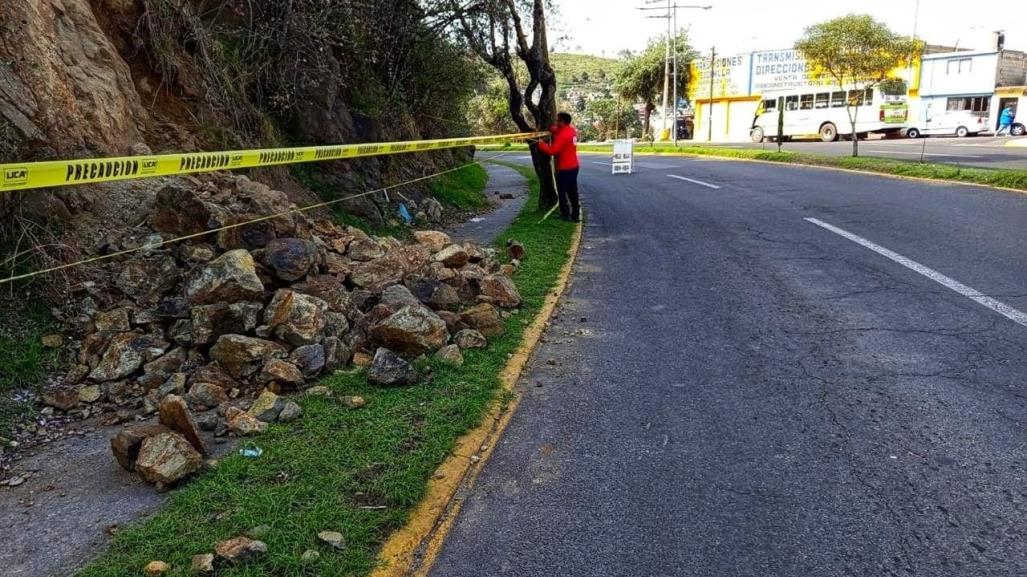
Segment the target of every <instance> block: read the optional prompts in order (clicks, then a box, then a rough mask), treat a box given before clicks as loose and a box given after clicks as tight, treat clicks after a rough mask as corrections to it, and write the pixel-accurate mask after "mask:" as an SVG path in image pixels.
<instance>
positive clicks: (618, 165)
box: [611, 140, 635, 174]
mask: <svg viewBox="0 0 1027 577" xmlns="http://www.w3.org/2000/svg"><path fill="white" fill-rule="evenodd" d="M611 166H612V171H613V174H631V173H632V172H633V171H634V170H635V143H634V141H632V140H614V141H613V163H612V164H611Z"/></svg>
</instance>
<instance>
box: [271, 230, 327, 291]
mask: <svg viewBox="0 0 1027 577" xmlns="http://www.w3.org/2000/svg"><path fill="white" fill-rule="evenodd" d="M264 264H266V265H267V267H268V268H269V269H271V270H272V271H274V273H275V276H277V277H278V278H280V279H282V280H284V281H288V282H292V281H296V280H299V279H301V278H303V277H305V276H307V273H309V272H310V271H311V270H312V269H313V268H314V266H315V265H316V264H317V247H315V246H314V243H312V242H310V241H307V240H302V239H298V238H276V239H274V240H272V241H271V242H269V243H268V244H267V248H266V249H264Z"/></svg>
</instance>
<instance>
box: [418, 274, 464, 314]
mask: <svg viewBox="0 0 1027 577" xmlns="http://www.w3.org/2000/svg"><path fill="white" fill-rule="evenodd" d="M407 287H408V288H409V289H410V292H411V293H413V295H414V296H415V297H417V300H419V301H420V302H422V303H424V304H426V305H428V306H430V307H431V308H433V309H435V310H443V309H450V308H453V307H455V306H457V305H458V304H460V295H459V294H458V293H457V292H456V289H454V288H453V287H451V286H449V285H448V284H446V283H444V282H441V281H438V280H435V279H433V278H429V277H417V278H415V279H411V280H408V281H407Z"/></svg>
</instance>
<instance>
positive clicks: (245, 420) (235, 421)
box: [225, 407, 267, 437]
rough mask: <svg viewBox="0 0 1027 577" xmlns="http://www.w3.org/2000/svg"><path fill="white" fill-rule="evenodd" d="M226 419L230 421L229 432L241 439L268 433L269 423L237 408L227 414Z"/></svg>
mask: <svg viewBox="0 0 1027 577" xmlns="http://www.w3.org/2000/svg"><path fill="white" fill-rule="evenodd" d="M225 418H226V419H227V420H228V430H229V431H232V432H233V433H235V434H236V435H239V436H240V437H247V436H250V435H256V434H259V433H263V432H264V431H267V423H265V422H263V421H261V420H260V419H258V418H256V417H254V416H253V415H251V414H249V413H247V412H246V411H242V410H239V409H237V408H235V407H233V408H232V410H229V411H228V412H226V413H225Z"/></svg>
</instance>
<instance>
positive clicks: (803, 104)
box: [799, 94, 813, 110]
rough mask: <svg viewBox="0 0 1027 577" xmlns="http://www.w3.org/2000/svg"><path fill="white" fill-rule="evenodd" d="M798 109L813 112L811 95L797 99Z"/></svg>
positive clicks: (804, 95)
mask: <svg viewBox="0 0 1027 577" xmlns="http://www.w3.org/2000/svg"><path fill="white" fill-rule="evenodd" d="M799 109H800V110H813V95H812V94H803V95H802V96H800V97H799Z"/></svg>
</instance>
